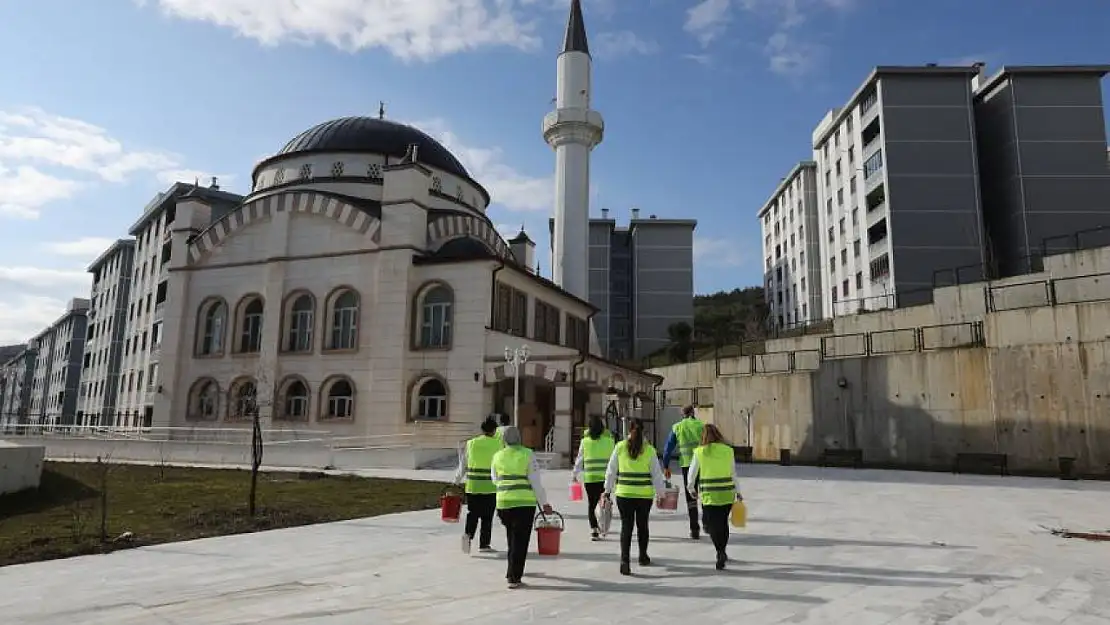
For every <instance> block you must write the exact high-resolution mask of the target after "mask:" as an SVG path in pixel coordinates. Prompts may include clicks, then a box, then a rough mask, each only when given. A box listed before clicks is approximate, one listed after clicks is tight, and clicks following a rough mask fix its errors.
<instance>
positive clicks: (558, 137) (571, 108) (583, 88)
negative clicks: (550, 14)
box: [543, 0, 605, 300]
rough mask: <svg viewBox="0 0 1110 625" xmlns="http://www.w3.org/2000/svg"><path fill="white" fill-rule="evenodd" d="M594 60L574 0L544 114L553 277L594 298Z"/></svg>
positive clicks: (597, 123)
mask: <svg viewBox="0 0 1110 625" xmlns="http://www.w3.org/2000/svg"><path fill="white" fill-rule="evenodd" d="M591 65H592V61H591V59H590V46H589V44H588V43H587V42H586V24H585V22H584V21H583V20H582V3H581V2H580V0H571V3H570V19H569V20H568V21H567V34H566V37H565V38H564V39H563V51H562V52H561V53H560V54H559V60H558V63H557V68H558V71H557V75H558V91H557V94H556V97H555V110H554V111H552V112H550V113H548V114H547V115H545V116H544V118H543V138H544V140H545V141H547V144H548V145H550V146H551V147H552V149H554V150H555V236H554V237H553V238H552V241H551V248H552V254H551V255H552V267H551V273H552V279H553V280H554V281H555V283H556V284H558V285H559V286H561V287H563V288H564V289H566V290H567V291H569V292H570V293H572V294H573V295H576V296H578V297H580V298H582V299H586V300H588V299H589V296H590V292H589V269H588V266H587V261H588V252H589V247H588V246H589V222H590V152H591V151H592V150H593V149H594V147H595V146H597V144H599V143H601V139H602V135H603V134H604V133H605V122H604V121H602V119H601V114H600V113H598V112H597V111H595V110H593V109H591V108H590V96H591V95H592V94H591V85H590V74H591V71H592V68H591Z"/></svg>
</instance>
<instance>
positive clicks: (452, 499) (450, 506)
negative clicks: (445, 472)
mask: <svg viewBox="0 0 1110 625" xmlns="http://www.w3.org/2000/svg"><path fill="white" fill-rule="evenodd" d="M461 513H462V494H460V493H459V492H458V491H457V490H455V489H453V488H451V487H450V486H448V487H447V489H446V490H444V491H443V495H442V496H441V497H440V498H439V518H441V519H443V522H444V523H458V522H459V515H460V514H461Z"/></svg>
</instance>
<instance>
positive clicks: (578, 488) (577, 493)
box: [570, 482, 582, 501]
mask: <svg viewBox="0 0 1110 625" xmlns="http://www.w3.org/2000/svg"><path fill="white" fill-rule="evenodd" d="M570 500H571V501H582V485H581V484H579V483H578V482H571V483H570Z"/></svg>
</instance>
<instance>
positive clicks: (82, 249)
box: [43, 237, 116, 261]
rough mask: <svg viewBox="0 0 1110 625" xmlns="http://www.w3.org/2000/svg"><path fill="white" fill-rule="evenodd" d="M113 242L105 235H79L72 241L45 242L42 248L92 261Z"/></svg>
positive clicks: (61, 254) (113, 241)
mask: <svg viewBox="0 0 1110 625" xmlns="http://www.w3.org/2000/svg"><path fill="white" fill-rule="evenodd" d="M115 242H116V240H115V239H109V238H106V237H81V238H80V239H76V240H73V241H55V242H53V243H45V244H43V249H45V250H46V251H48V252H52V253H54V254H58V255H60V256H81V257H85V258H88V259H89V261H92V260H93V259H95V258H96V257H97V256H100V254H101V253H103V252H104V250H106V249H108V247H109V246H111V245H112V244H113V243H115Z"/></svg>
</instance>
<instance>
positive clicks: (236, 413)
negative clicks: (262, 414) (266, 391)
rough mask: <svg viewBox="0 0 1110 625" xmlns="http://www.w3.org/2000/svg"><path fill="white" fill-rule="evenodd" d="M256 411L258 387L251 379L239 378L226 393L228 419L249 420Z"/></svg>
mask: <svg viewBox="0 0 1110 625" xmlns="http://www.w3.org/2000/svg"><path fill="white" fill-rule="evenodd" d="M257 411H258V385H257V384H255V381H254V380H253V379H251V378H240V379H238V380H236V381H235V382H233V383H232V384H231V390H230V391H229V392H228V406H227V418H228V419H250V418H252V417H254V415H255V413H256V412H257Z"/></svg>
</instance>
